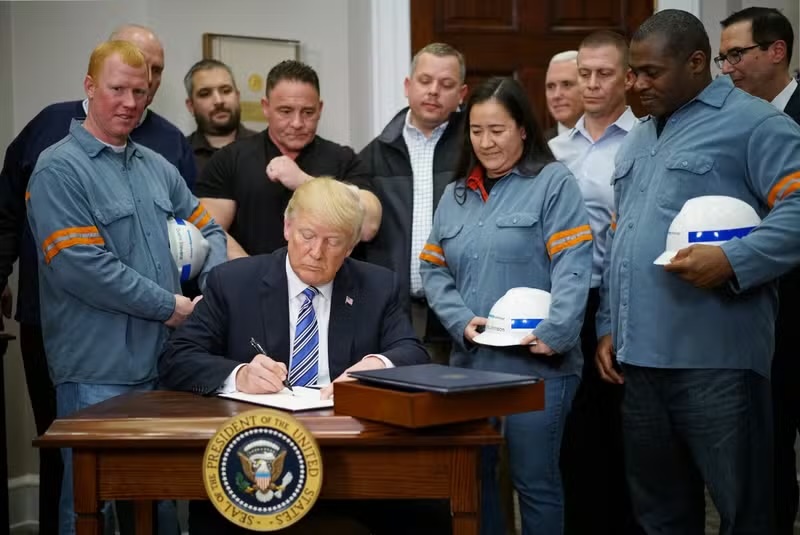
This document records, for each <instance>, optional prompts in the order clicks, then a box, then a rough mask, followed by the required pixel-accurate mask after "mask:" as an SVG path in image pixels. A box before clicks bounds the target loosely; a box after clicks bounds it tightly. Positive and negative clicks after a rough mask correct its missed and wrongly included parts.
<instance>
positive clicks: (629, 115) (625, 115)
mask: <svg viewBox="0 0 800 535" xmlns="http://www.w3.org/2000/svg"><path fill="white" fill-rule="evenodd" d="M637 121H638V119H637V118H636V115H634V114H633V110H632V109H631V107H630V106H627V107H626V108H625V111H623V112H622V115H620V116H619V117H617V120H616V121H614V122H613V123H611V124H610V125H608V127H607V128H606V131H605V132H603V135H602V136H600V139H602V138H603V137H605V135H606V133H607V132H609V131H613V130H623V131H624V132H626V133H628V132H630V131H631V129H632V128H633V126H634V125H635V124H636V122H637ZM579 132H580V133H581V134H582V135H583V137H585V138H586V139H589V140H591V139H592V136H590V135H589V131H588V130H586V115H581V118H580V119H578V122H576V123H575V128H573V129H571V130H570V131H569V134H568V135H569V136H570V137H573V136H575V134H577V133H579Z"/></svg>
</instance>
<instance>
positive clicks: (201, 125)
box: [183, 59, 255, 173]
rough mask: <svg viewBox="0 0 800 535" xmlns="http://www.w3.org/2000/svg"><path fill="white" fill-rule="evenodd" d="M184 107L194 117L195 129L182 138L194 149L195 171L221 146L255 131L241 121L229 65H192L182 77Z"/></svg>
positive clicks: (211, 61) (209, 62) (205, 62)
mask: <svg viewBox="0 0 800 535" xmlns="http://www.w3.org/2000/svg"><path fill="white" fill-rule="evenodd" d="M183 85H184V86H186V95H187V97H186V109H188V110H189V113H191V114H192V116H194V120H195V122H197V130H195V131H194V132H192V133H191V134H190V135H188V136H187V137H186V139H187V141H188V142H189V145H191V146H192V152H194V161H195V164H197V172H198V173H202V172H203V168H205V166H206V164H207V163H208V160H210V159H211V157H212V156H213V155H214V153H215V152H217V151H218V150H219V149H221V148H222V147H224V146H226V145H229V144H231V143H233V142H234V141H236V140H237V139H241V138H244V137H248V136H252V135H253V134H255V132H253V131H252V130H248V129H247V128H245V127H244V126H242V124H241V116H242V115H241V108H240V106H239V89H238V88H237V87H236V81H235V80H234V79H233V72H231V68H230V67H228V66H227V65H226V64H224V63H222V62H221V61H217V60H215V59H203V60H200V61H198V62H197V63H195V64H194V65H192V68H191V69H189V72H187V73H186V76H185V77H184V78H183Z"/></svg>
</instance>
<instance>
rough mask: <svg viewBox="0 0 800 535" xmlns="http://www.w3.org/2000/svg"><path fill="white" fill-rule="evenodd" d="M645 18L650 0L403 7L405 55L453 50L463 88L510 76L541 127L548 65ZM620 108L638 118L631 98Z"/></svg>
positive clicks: (416, 1) (496, 0)
mask: <svg viewBox="0 0 800 535" xmlns="http://www.w3.org/2000/svg"><path fill="white" fill-rule="evenodd" d="M652 13H653V0H492V1H491V2H487V1H486V0H411V46H412V49H413V50H412V54H413V53H414V52H416V51H417V50H419V49H420V48H422V47H423V46H425V45H426V44H428V43H431V42H435V41H440V42H445V43H449V44H451V45H453V46H454V47H456V48H457V49H458V50H460V51H461V52H462V53H463V54H464V57H465V58H466V62H467V84H468V85H470V87H474V86H475V84H477V83H480V82H481V81H482V80H485V79H486V78H489V77H491V76H514V77H515V78H516V79H517V80H519V81H520V83H522V84H523V85H524V86H525V88H526V89H527V91H528V95H529V96H530V98H531V102H532V104H533V107H534V111H535V112H536V115H537V116H538V117H539V120H540V121H541V122H542V125H543V126H544V128H548V127H549V126H552V124H553V121H552V119H551V118H550V115H549V114H548V113H547V104H546V102H545V97H544V78H545V74H546V72H547V64H548V63H549V61H550V58H551V57H552V56H553V55H554V54H557V53H558V52H562V51H564V50H571V49H577V48H578V45H579V44H580V42H581V41H582V40H583V38H584V37H586V36H587V35H588V34H590V33H591V32H593V31H597V30H611V31H615V32H617V33H620V34H622V35H624V36H626V37H627V38H630V36H631V35H632V34H633V32H634V31H636V28H638V27H639V25H640V24H641V23H642V22H644V20H645V19H646V18H647V17H649V16H650V15H651V14H652ZM628 102H629V103H630V104H631V106H633V108H634V111H635V112H636V114H637V115H642V114H643V113H644V112H643V111H642V109H641V106H640V104H639V101H638V99H637V98H636V97H635V96H634V95H633V94H629V95H628Z"/></svg>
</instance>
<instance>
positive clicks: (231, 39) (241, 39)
mask: <svg viewBox="0 0 800 535" xmlns="http://www.w3.org/2000/svg"><path fill="white" fill-rule="evenodd" d="M203 59H216V60H219V61H221V62H223V63H225V64H226V65H228V66H229V67H230V68H231V71H233V78H234V81H235V82H236V87H237V88H238V89H239V92H240V94H241V98H240V102H241V109H242V124H243V125H244V126H246V127H247V128H250V129H251V130H257V131H258V130H263V129H264V128H265V127H266V122H267V121H266V119H264V114H263V113H262V111H261V97H263V96H264V92H265V89H266V79H267V73H268V72H269V70H270V69H271V68H272V67H274V66H275V65H277V64H278V63H280V62H281V61H284V60H287V59H294V60H299V59H300V41H295V40H291V39H273V38H268V37H250V36H243V35H228V34H219V33H204V34H203Z"/></svg>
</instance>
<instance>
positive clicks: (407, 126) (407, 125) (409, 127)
mask: <svg viewBox="0 0 800 535" xmlns="http://www.w3.org/2000/svg"><path fill="white" fill-rule="evenodd" d="M448 122H449V121H445V122H443V123H442V124H440V125H439V126H437V127H436V128H434V129H433V131H432V132H431V136H430V138H428V137H426V136H425V134H423V133H422V130H420V129H419V128H417V127H416V126H414V125H413V124H411V108H408V111H407V112H406V120H405V122H404V124H403V129H404V131H405V133H407V134H419V135H421V136H422V137H424V138H425V139H436V138H437V137H439V136H441V135H442V133H444V131H445V129H446V128H447V123H448Z"/></svg>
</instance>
